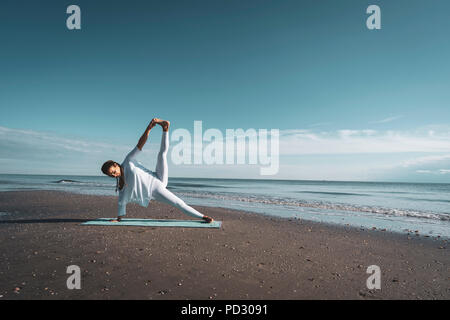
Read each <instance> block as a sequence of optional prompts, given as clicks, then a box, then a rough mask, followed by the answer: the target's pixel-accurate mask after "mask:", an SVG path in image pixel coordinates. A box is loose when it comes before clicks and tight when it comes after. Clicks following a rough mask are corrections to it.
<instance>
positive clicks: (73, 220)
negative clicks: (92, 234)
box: [0, 219, 92, 224]
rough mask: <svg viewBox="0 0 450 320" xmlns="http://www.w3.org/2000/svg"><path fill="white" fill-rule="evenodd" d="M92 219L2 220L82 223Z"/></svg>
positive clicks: (9, 221) (0, 222) (8, 221)
mask: <svg viewBox="0 0 450 320" xmlns="http://www.w3.org/2000/svg"><path fill="white" fill-rule="evenodd" d="M90 220H92V219H18V220H0V224H2V223H74V222H76V223H82V222H87V221H90Z"/></svg>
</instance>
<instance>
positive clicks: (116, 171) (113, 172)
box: [108, 163, 120, 178]
mask: <svg viewBox="0 0 450 320" xmlns="http://www.w3.org/2000/svg"><path fill="white" fill-rule="evenodd" d="M108 176H110V177H114V178H115V177H118V176H120V166H119V165H118V164H117V163H114V164H113V165H112V166H111V167H109V169H108Z"/></svg>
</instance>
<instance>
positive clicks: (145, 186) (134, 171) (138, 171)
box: [118, 146, 156, 216]
mask: <svg viewBox="0 0 450 320" xmlns="http://www.w3.org/2000/svg"><path fill="white" fill-rule="evenodd" d="M141 152H142V151H141V150H139V148H138V147H137V146H136V147H135V148H134V149H133V150H131V152H130V153H129V154H128V155H127V156H126V157H125V160H124V161H123V163H122V164H121V167H122V169H123V175H124V179H125V185H124V186H123V188H122V190H120V191H119V203H118V204H119V206H118V207H119V214H118V215H119V216H124V215H125V214H126V206H127V203H128V202H134V203H137V204H139V205H141V206H143V207H147V206H148V204H149V202H150V200H151V199H152V187H153V180H154V179H155V177H156V175H155V173H154V172H153V171H150V170H148V169H147V168H145V167H144V166H143V165H142V164H141V163H139V162H138V161H136V157H137V156H138V155H139V154H140V153H141Z"/></svg>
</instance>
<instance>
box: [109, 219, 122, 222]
mask: <svg viewBox="0 0 450 320" xmlns="http://www.w3.org/2000/svg"><path fill="white" fill-rule="evenodd" d="M120 220H122V218H117V219H112V220H111V221H110V222H120Z"/></svg>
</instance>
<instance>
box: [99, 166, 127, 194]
mask: <svg viewBox="0 0 450 320" xmlns="http://www.w3.org/2000/svg"><path fill="white" fill-rule="evenodd" d="M114 164H118V163H117V162H115V161H112V160H108V161H106V162H105V163H104V164H103V165H102V172H103V173H104V174H106V175H107V176H109V174H108V170H109V168H110V167H111V166H113V165H114ZM124 185H125V179H124V178H123V176H120V177H116V192H117V190H122V188H123V186H124Z"/></svg>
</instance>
